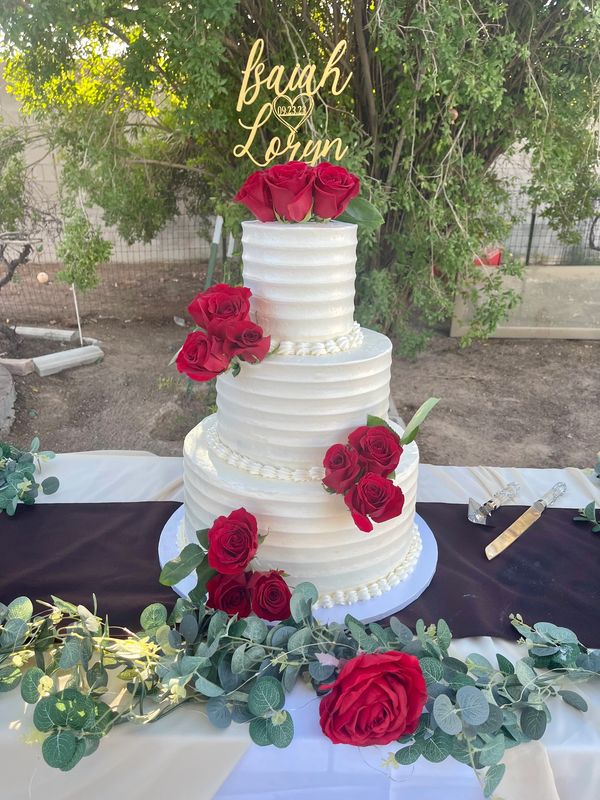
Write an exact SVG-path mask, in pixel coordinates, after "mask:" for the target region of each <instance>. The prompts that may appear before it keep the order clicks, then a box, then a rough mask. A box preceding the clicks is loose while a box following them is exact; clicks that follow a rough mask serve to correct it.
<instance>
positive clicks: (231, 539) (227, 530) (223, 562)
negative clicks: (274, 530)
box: [208, 508, 258, 575]
mask: <svg viewBox="0 0 600 800" xmlns="http://www.w3.org/2000/svg"><path fill="white" fill-rule="evenodd" d="M257 549H258V530H257V527H256V517H255V516H254V515H253V514H249V513H248V512H247V511H246V509H245V508H238V509H237V511H232V512H231V514H230V515H229V516H228V517H218V518H217V519H216V520H215V521H214V522H213V525H212V528H211V529H210V530H209V532H208V565H209V566H210V567H212V569H216V570H217V572H221V573H223V574H225V575H238V574H239V573H240V572H243V571H244V570H245V569H246V567H247V566H248V564H249V563H250V561H252V559H253V558H254V556H255V555H256V551H257Z"/></svg>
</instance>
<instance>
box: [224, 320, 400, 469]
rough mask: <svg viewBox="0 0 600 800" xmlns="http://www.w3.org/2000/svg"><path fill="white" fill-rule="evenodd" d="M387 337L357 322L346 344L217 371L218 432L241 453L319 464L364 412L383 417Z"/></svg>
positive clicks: (277, 462)
mask: <svg viewBox="0 0 600 800" xmlns="http://www.w3.org/2000/svg"><path fill="white" fill-rule="evenodd" d="M391 363H392V343H391V342H390V340H389V339H388V338H387V336H383V335H382V334H380V333H376V332H375V331H371V330H368V329H363V341H362V343H361V344H360V345H359V346H358V347H356V348H353V349H352V350H348V351H346V352H341V353H335V354H332V355H324V356H318V357H316V356H281V355H273V356H269V357H268V358H267V359H265V361H263V362H262V363H260V364H244V365H243V366H242V368H241V371H240V373H239V375H237V376H236V377H233V375H232V374H231V373H226V374H225V375H220V376H219V377H218V378H217V406H218V409H219V411H218V415H217V430H218V435H219V438H220V440H221V441H222V442H223V444H225V445H226V446H227V447H229V448H230V449H231V450H234V451H235V452H237V453H240V454H241V455H242V456H246V457H248V458H251V459H252V460H254V461H257V462H260V463H263V464H272V465H274V466H276V467H277V466H284V467H290V468H294V469H298V468H308V467H313V466H320V465H321V464H322V461H323V456H324V454H325V451H326V450H327V448H328V447H329V446H330V445H332V444H334V443H335V442H343V441H345V439H346V437H347V435H348V434H349V433H350V432H351V431H353V430H354V429H355V428H357V427H358V426H359V425H365V424H366V422H367V415H368V414H374V415H376V416H379V417H387V413H388V406H389V396H390V370H391Z"/></svg>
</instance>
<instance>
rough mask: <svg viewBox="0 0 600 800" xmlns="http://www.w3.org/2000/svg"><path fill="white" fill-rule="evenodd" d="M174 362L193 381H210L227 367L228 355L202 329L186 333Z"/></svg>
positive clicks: (216, 340) (218, 342)
mask: <svg viewBox="0 0 600 800" xmlns="http://www.w3.org/2000/svg"><path fill="white" fill-rule="evenodd" d="M175 364H176V366H177V369H178V370H179V372H182V373H184V374H185V375H187V376H188V378H191V379H192V380H193V381H210V380H212V379H213V378H215V377H216V376H217V375H220V374H221V372H225V370H226V369H227V368H228V367H229V357H228V356H226V355H225V353H224V352H223V346H222V343H221V342H220V341H219V340H218V339H215V338H214V337H212V336H209V335H208V334H206V333H204V331H193V332H192V333H189V334H188V335H187V337H186V339H185V342H184V343H183V347H182V348H181V350H180V351H179V353H178V354H177V358H176V359H175Z"/></svg>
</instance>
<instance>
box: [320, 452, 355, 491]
mask: <svg viewBox="0 0 600 800" xmlns="http://www.w3.org/2000/svg"><path fill="white" fill-rule="evenodd" d="M323 466H324V467H325V477H324V478H323V483H324V484H325V486H327V488H328V489H333V491H334V492H337V494H345V493H346V492H347V491H348V489H350V488H351V487H352V486H354V483H355V482H356V479H357V478H358V476H359V474H360V469H361V468H360V464H359V463H358V453H357V452H356V450H353V449H352V448H351V447H348V446H347V445H345V444H333V445H332V446H331V447H330V448H329V450H328V451H327V452H326V453H325V458H324V459H323Z"/></svg>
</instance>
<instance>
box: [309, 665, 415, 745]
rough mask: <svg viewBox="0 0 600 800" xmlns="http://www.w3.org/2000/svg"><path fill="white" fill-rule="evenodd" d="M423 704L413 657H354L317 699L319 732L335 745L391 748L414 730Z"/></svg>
mask: <svg viewBox="0 0 600 800" xmlns="http://www.w3.org/2000/svg"><path fill="white" fill-rule="evenodd" d="M426 702H427V689H426V687H425V678H424V677H423V672H422V671H421V666H420V664H419V660H418V658H416V657H415V656H411V655H409V654H408V653H398V652H396V651H394V650H392V651H390V652H387V653H371V654H368V655H360V656H356V658H352V659H350V661H347V662H346V663H345V664H344V666H343V667H342V669H341V670H340V673H339V675H338V677H337V679H336V681H335V683H334V684H333V688H332V689H331V691H330V692H329V694H327V695H325V697H323V699H322V700H321V705H320V708H319V716H320V720H321V730H322V731H323V733H324V734H325V736H327V738H328V739H331V741H332V742H333V743H334V744H353V745H358V746H359V747H367V746H369V745H372V744H390V742H394V741H396V739H398V738H399V737H400V736H405V735H407V734H411V733H414V732H415V731H416V729H417V727H418V725H419V720H420V717H421V714H422V712H423V707H424V706H425V703H426Z"/></svg>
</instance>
